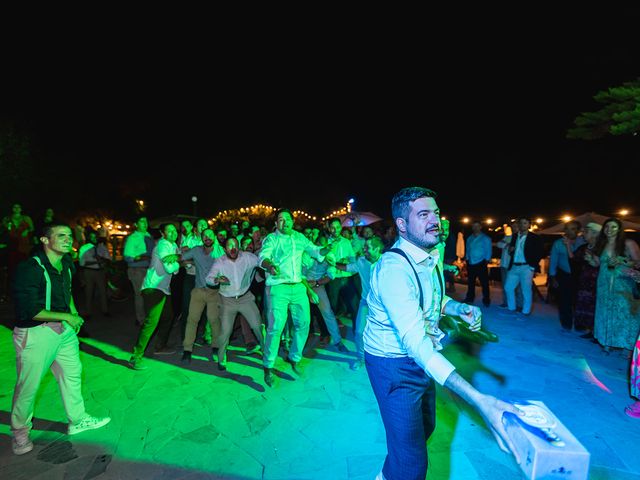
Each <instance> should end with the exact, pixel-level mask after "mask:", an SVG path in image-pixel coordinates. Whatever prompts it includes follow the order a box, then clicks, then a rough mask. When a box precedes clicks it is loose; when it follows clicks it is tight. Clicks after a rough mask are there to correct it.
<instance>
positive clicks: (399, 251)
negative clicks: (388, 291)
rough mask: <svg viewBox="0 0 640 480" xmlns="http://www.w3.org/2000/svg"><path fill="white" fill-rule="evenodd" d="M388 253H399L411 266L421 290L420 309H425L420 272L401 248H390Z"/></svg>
mask: <svg viewBox="0 0 640 480" xmlns="http://www.w3.org/2000/svg"><path fill="white" fill-rule="evenodd" d="M387 252H393V253H397V254H398V255H400V256H401V257H404V259H405V260H406V261H407V262H409V266H411V270H413V273H414V274H415V276H416V281H417V282H418V289H419V290H420V307H421V308H424V295H423V293H422V284H421V283H420V277H419V276H418V272H416V269H415V267H414V266H413V262H412V261H411V260H409V257H408V256H407V254H406V253H404V251H403V250H401V249H399V248H390V249H389V250H387ZM436 268H438V267H437V266H436Z"/></svg>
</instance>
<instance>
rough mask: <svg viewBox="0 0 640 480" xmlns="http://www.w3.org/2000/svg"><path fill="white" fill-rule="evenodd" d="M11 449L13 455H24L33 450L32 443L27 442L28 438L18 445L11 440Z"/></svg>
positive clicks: (14, 440) (15, 441) (13, 439)
mask: <svg viewBox="0 0 640 480" xmlns="http://www.w3.org/2000/svg"><path fill="white" fill-rule="evenodd" d="M11 449H12V450H13V453H14V454H15V455H24V454H25V453H29V452H30V451H31V450H33V442H32V441H31V440H29V438H28V437H27V439H26V440H25V441H24V442H22V443H19V442H18V441H17V440H16V439H15V438H12V439H11Z"/></svg>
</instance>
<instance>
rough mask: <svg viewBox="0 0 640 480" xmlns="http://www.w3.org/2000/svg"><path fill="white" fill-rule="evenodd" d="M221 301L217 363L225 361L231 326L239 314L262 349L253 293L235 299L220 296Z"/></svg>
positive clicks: (259, 324) (258, 313)
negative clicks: (220, 329)
mask: <svg viewBox="0 0 640 480" xmlns="http://www.w3.org/2000/svg"><path fill="white" fill-rule="evenodd" d="M220 299H221V301H222V308H221V310H220V318H221V323H222V332H221V334H220V340H219V342H218V359H219V361H220V360H221V361H224V360H225V353H226V351H227V345H228V344H229V337H230V336H231V332H232V331H233V324H234V322H235V320H236V315H237V314H238V313H241V314H242V315H243V316H244V318H246V319H247V322H248V323H249V326H250V327H251V330H252V331H253V334H254V335H255V336H256V338H257V339H258V342H259V343H260V346H261V347H262V345H263V343H264V340H263V336H262V325H261V321H260V311H259V310H258V306H257V305H256V297H254V296H253V293H251V292H247V293H245V294H244V295H242V296H240V297H238V298H236V297H225V296H222V295H220Z"/></svg>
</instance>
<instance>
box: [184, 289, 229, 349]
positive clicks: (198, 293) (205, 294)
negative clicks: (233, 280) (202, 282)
mask: <svg viewBox="0 0 640 480" xmlns="http://www.w3.org/2000/svg"><path fill="white" fill-rule="evenodd" d="M205 307H206V308H207V320H208V321H209V325H211V334H212V336H213V338H212V340H211V345H217V346H218V347H220V345H219V343H216V342H219V339H220V292H219V291H218V290H214V289H212V288H207V287H201V288H194V289H193V290H191V300H190V301H189V316H188V317H187V327H186V329H185V333H184V342H183V344H182V348H183V349H184V351H186V352H192V351H193V342H195V340H196V331H197V330H198V322H199V321H200V316H201V315H202V311H203V310H204V309H205Z"/></svg>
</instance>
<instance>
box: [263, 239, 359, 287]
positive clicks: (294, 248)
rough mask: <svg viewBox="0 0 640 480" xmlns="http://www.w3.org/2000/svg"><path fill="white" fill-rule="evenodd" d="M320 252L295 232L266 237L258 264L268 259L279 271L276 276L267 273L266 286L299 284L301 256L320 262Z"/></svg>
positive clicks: (317, 247) (300, 279) (319, 248)
mask: <svg viewBox="0 0 640 480" xmlns="http://www.w3.org/2000/svg"><path fill="white" fill-rule="evenodd" d="M345 240H346V239H345ZM349 246H351V245H349ZM320 250H322V247H320V246H318V245H314V244H313V243H312V242H311V241H310V240H309V239H308V238H307V237H305V236H304V235H303V234H302V233H300V232H297V231H295V230H294V231H293V232H292V233H291V235H286V234H284V233H281V232H280V231H279V230H276V231H275V232H273V233H270V234H269V235H267V237H266V238H265V239H264V242H263V244H262V249H261V250H260V257H259V258H260V264H262V262H263V261H264V260H267V259H268V260H270V261H271V263H273V264H274V265H275V266H277V267H278V269H279V272H278V274H277V275H271V274H270V273H268V272H267V286H268V287H271V286H273V285H280V284H282V283H300V282H301V281H302V278H303V277H302V254H303V253H304V252H307V253H308V254H309V255H311V256H312V257H314V258H316V259H318V260H319V261H320V262H322V261H323V260H324V257H323V256H322V255H320Z"/></svg>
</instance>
